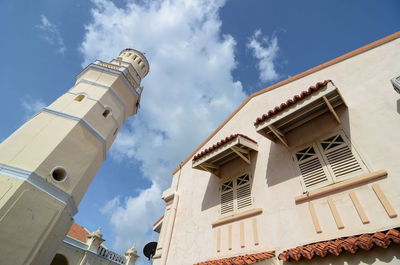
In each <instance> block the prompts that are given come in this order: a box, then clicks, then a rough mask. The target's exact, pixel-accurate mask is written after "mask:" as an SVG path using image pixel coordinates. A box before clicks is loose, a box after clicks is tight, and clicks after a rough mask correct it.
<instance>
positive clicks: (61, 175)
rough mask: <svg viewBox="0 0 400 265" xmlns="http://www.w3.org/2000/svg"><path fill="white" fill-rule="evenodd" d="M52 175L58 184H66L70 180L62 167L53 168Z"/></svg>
mask: <svg viewBox="0 0 400 265" xmlns="http://www.w3.org/2000/svg"><path fill="white" fill-rule="evenodd" d="M50 175H51V178H52V179H53V180H54V181H56V182H64V181H65V180H67V178H68V173H67V170H65V168H64V167H61V166H58V167H55V168H53V169H52V170H51V173H50Z"/></svg>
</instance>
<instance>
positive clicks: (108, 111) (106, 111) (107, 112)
mask: <svg viewBox="0 0 400 265" xmlns="http://www.w3.org/2000/svg"><path fill="white" fill-rule="evenodd" d="M110 112H111V111H110V109H105V110H104V112H103V117H104V118H107V117H108V115H110Z"/></svg>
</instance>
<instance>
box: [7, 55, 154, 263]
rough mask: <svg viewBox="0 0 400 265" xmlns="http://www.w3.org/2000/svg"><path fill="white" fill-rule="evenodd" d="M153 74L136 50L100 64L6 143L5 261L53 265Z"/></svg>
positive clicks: (144, 58)
mask: <svg viewBox="0 0 400 265" xmlns="http://www.w3.org/2000/svg"><path fill="white" fill-rule="evenodd" d="M148 72H149V63H148V61H147V59H146V57H145V56H144V55H143V53H141V52H139V51H137V50H134V49H125V50H123V51H122V52H121V53H120V56H119V57H118V58H117V59H113V60H112V61H111V62H110V63H106V62H102V61H96V62H95V63H92V64H90V65H88V66H87V67H86V68H85V69H83V71H82V72H81V73H80V74H79V75H78V76H77V81H76V83H75V85H74V86H73V87H72V88H71V89H70V90H69V91H68V92H67V93H65V94H64V95H62V96H61V97H59V98H58V99H57V100H56V101H54V102H53V103H52V104H51V105H50V106H48V107H47V108H44V109H42V110H41V111H39V112H38V113H37V114H36V115H35V116H33V117H32V118H31V119H30V120H28V121H27V122H26V123H25V124H24V125H22V127H21V128H19V129H18V130H17V131H15V132H14V133H13V134H12V135H11V136H10V137H8V138H7V139H6V140H5V141H4V142H2V143H1V145H0V257H1V261H0V263H1V264H12V265H47V264H50V262H51V260H52V259H53V257H54V255H55V253H56V250H57V249H58V247H59V246H60V244H61V242H62V240H63V238H64V237H65V235H66V234H67V232H68V229H69V228H70V226H71V225H72V221H73V216H74V215H75V214H76V212H77V208H76V207H77V205H78V204H79V203H80V201H81V200H82V197H83V196H84V194H85V192H86V190H87V188H88V187H89V185H90V183H91V182H92V180H93V178H94V176H95V175H96V173H97V171H98V169H99V167H100V165H101V164H102V162H103V161H104V160H105V159H106V153H107V151H108V150H109V148H110V147H111V145H112V143H113V142H114V140H115V137H116V135H117V132H118V130H119V129H120V128H121V126H122V124H123V123H124V121H125V119H126V118H127V117H129V116H131V115H134V114H136V112H137V110H138V107H139V101H140V96H141V93H142V87H141V86H140V82H141V80H142V79H143V78H144V77H145V76H146V75H147V73H148Z"/></svg>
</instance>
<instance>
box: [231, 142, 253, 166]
mask: <svg viewBox="0 0 400 265" xmlns="http://www.w3.org/2000/svg"><path fill="white" fill-rule="evenodd" d="M231 149H232V151H233V152H235V153H236V154H237V155H238V156H240V158H242V159H243V160H244V161H245V162H246V163H247V164H249V165H250V164H251V161H250V153H249V152H248V151H246V150H243V149H241V148H239V147H236V146H232V147H231Z"/></svg>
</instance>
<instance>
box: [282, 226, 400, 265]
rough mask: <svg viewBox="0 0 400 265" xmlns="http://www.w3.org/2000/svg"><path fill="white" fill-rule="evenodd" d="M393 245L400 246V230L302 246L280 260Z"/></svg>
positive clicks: (283, 254) (287, 252)
mask: <svg viewBox="0 0 400 265" xmlns="http://www.w3.org/2000/svg"><path fill="white" fill-rule="evenodd" d="M391 243H395V244H400V228H393V229H390V230H387V231H383V232H376V233H371V234H362V235H356V236H349V237H345V238H337V239H335V240H328V241H323V242H318V243H313V244H309V245H305V246H300V247H296V248H292V249H288V250H285V251H283V252H282V253H281V254H279V257H278V258H279V259H280V260H283V261H291V260H294V261H299V260H301V259H307V260H310V259H312V258H314V257H315V255H317V256H319V257H325V256H326V255H328V254H333V255H335V256H339V255H340V254H342V252H343V251H344V250H345V251H347V252H350V253H353V254H354V253H355V252H357V250H358V249H362V250H371V248H373V247H374V246H378V247H382V248H387V247H388V246H389V245H390V244H391Z"/></svg>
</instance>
